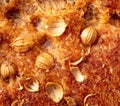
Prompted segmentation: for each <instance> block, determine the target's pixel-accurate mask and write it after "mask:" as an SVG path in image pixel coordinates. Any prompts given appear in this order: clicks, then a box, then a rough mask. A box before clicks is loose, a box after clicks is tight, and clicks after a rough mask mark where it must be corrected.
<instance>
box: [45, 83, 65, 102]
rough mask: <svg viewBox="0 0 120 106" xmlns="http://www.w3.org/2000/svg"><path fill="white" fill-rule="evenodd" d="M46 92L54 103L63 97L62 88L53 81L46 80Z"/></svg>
mask: <svg viewBox="0 0 120 106" xmlns="http://www.w3.org/2000/svg"><path fill="white" fill-rule="evenodd" d="M46 93H47V95H48V97H50V98H51V99H52V100H53V101H54V102H55V103H58V102H60V100H61V99H62V98H63V88H62V86H61V85H60V84H58V83H55V82H48V83H47V84H46Z"/></svg>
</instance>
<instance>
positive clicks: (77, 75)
mask: <svg viewBox="0 0 120 106" xmlns="http://www.w3.org/2000/svg"><path fill="white" fill-rule="evenodd" d="M70 72H71V73H72V74H73V76H74V77H75V79H76V81H78V82H82V81H84V75H82V73H81V72H80V69H79V68H78V67H71V68H70Z"/></svg>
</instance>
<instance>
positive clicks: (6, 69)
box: [0, 61, 17, 79]
mask: <svg viewBox="0 0 120 106" xmlns="http://www.w3.org/2000/svg"><path fill="white" fill-rule="evenodd" d="M16 73H17V66H16V65H15V64H13V63H10V62H8V61H6V62H4V63H2V64H1V68H0V74H1V76H2V78H4V79H5V78H8V77H12V76H14V75H15V74H16Z"/></svg>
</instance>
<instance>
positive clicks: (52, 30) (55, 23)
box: [46, 17, 67, 37]
mask: <svg viewBox="0 0 120 106" xmlns="http://www.w3.org/2000/svg"><path fill="white" fill-rule="evenodd" d="M66 27H67V24H66V23H65V21H64V19H62V18H60V17H50V18H49V19H48V21H47V27H46V30H47V33H48V34H49V35H51V36H54V37H55V36H61V35H62V34H63V33H64V31H65V29H66Z"/></svg>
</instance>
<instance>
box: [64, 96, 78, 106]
mask: <svg viewBox="0 0 120 106" xmlns="http://www.w3.org/2000/svg"><path fill="white" fill-rule="evenodd" d="M64 100H65V101H66V102H67V105H68V106H77V103H76V102H75V100H74V98H73V97H70V96H68V97H64Z"/></svg>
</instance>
